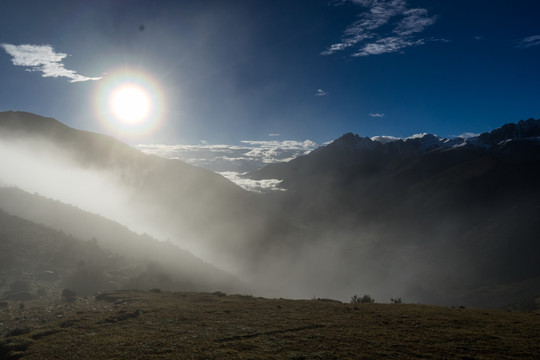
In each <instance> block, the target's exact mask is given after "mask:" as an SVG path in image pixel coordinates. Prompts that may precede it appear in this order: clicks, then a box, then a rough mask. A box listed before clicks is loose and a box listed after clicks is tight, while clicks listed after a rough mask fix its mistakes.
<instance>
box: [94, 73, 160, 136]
mask: <svg viewBox="0 0 540 360" xmlns="http://www.w3.org/2000/svg"><path fill="white" fill-rule="evenodd" d="M165 98H166V97H165V93H164V91H163V90H162V86H161V85H160V84H159V83H158V82H157V81H156V79H155V78H154V77H153V76H151V75H150V74H149V73H147V72H145V71H141V70H134V69H128V70H121V71H116V72H112V73H110V74H109V75H107V76H106V77H104V79H103V80H101V81H100V82H99V85H98V87H97V88H96V90H95V92H94V97H93V99H94V100H93V101H94V110H95V111H96V115H97V116H98V120H99V122H100V124H101V125H102V126H103V127H104V128H105V129H106V130H105V131H106V133H108V134H110V135H113V136H115V137H119V138H120V139H123V140H126V141H131V140H135V139H140V138H142V137H144V136H147V135H149V134H151V133H153V132H154V131H156V130H157V129H158V128H159V127H160V125H161V123H162V122H163V118H164V113H165V106H166V99H165Z"/></svg>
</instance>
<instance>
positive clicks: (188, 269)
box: [0, 188, 243, 290]
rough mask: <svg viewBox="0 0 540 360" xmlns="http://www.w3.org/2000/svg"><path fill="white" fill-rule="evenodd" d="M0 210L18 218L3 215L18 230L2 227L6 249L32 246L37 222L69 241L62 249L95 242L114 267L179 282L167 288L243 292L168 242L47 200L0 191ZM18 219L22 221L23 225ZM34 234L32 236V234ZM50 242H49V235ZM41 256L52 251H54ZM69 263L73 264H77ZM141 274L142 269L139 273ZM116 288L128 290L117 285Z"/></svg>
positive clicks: (15, 256) (30, 259)
mask: <svg viewBox="0 0 540 360" xmlns="http://www.w3.org/2000/svg"><path fill="white" fill-rule="evenodd" d="M0 209H1V210H4V211H7V212H8V213H9V214H12V215H15V216H17V217H20V218H21V219H20V220H16V219H18V218H17V217H15V216H7V213H3V218H4V219H11V220H10V221H11V223H13V224H15V221H18V223H17V224H19V225H18V227H5V228H4V229H3V231H4V234H7V233H6V231H10V233H9V234H8V235H9V236H8V235H6V236H7V237H6V236H5V237H4V238H3V241H4V242H5V241H7V240H8V239H19V240H17V241H18V243H13V244H11V245H10V246H11V248H12V249H13V248H17V247H19V246H20V247H23V246H29V245H28V244H30V243H31V242H32V241H34V242H36V241H37V240H36V239H35V238H33V237H32V236H29V235H28V229H29V228H32V227H36V225H35V224H34V223H37V224H42V225H44V226H47V227H48V228H51V231H50V232H51V233H54V231H53V230H52V229H55V230H56V231H60V232H61V233H60V235H59V236H58V237H60V238H65V237H66V236H65V234H68V235H69V239H70V240H71V242H69V241H68V244H67V245H68V246H67V248H68V249H69V248H76V247H77V244H80V243H84V241H87V242H91V243H95V245H96V247H99V248H100V249H102V250H100V251H102V252H103V253H105V254H106V255H104V256H103V257H104V258H106V257H108V256H109V255H110V254H114V257H115V258H118V257H119V258H121V259H122V262H121V265H120V264H116V266H119V267H120V268H122V267H124V268H126V269H134V268H136V267H137V266H138V267H142V268H145V267H148V266H151V267H153V268H154V269H159V271H158V272H162V273H163V276H169V277H173V278H176V279H182V282H179V283H177V284H174V283H171V284H169V285H170V288H171V289H176V290H182V289H183V288H186V287H187V288H191V289H200V290H203V289H204V290H219V289H221V290H226V289H229V290H233V289H234V290H239V289H241V288H243V285H242V284H241V283H240V281H239V280H238V279H236V278H234V277H233V276H232V275H230V274H227V273H225V272H224V271H222V270H219V269H217V268H216V267H214V266H212V265H211V264H208V263H206V262H204V261H202V260H201V259H199V258H197V257H195V256H193V255H192V254H191V253H189V252H187V251H185V250H183V249H181V248H179V247H178V246H176V245H174V244H172V243H170V242H163V241H158V240H156V239H154V238H152V237H151V236H150V235H147V234H143V235H139V234H136V233H134V232H132V231H130V230H129V229H128V228H126V227H125V226H123V225H121V224H118V223H116V222H114V221H111V220H108V219H105V218H103V217H101V216H99V215H95V214H91V213H88V212H86V211H83V210H81V209H78V208H76V207H74V206H70V205H66V204H63V203H61V202H59V201H54V200H50V199H47V198H45V197H42V196H39V195H37V194H34V195H31V194H28V193H25V192H24V191H22V190H19V189H16V188H0ZM23 219H25V220H24V221H26V222H23ZM20 230H24V231H20ZM18 231H20V233H18ZM35 233H36V232H35V231H34V232H33V233H32V234H35ZM53 238H55V237H54V236H53ZM59 241H62V240H59ZM63 241H64V242H66V241H65V240H63ZM51 244H52V245H53V248H54V244H56V243H55V242H51ZM4 245H5V244H4ZM48 246H49V244H42V245H41V247H42V248H43V249H47V247H48ZM47 251H53V252H54V250H47ZM70 253H71V251H67V250H66V251H65V252H64V256H66V257H70V256H71V254H70ZM4 255H5V256H8V257H9V258H10V259H12V260H13V261H16V262H18V261H22V262H23V263H25V264H32V263H34V264H35V263H40V262H43V261H45V262H46V261H47V259H48V258H47V257H44V258H37V254H34V255H31V254H30V255H25V254H23V255H20V254H19V253H18V252H14V253H9V254H8V253H4ZM74 256H75V254H74ZM79 258H80V259H79V260H83V261H85V262H88V263H92V260H91V259H86V260H85V259H83V258H82V257H81V256H79ZM114 261H116V260H114V259H113V262H112V263H114ZM112 263H111V264H112ZM74 264H77V261H76V262H75V263H74ZM48 266H49V267H54V266H55V265H54V264H52V263H51V264H49V265H48ZM73 269H76V266H73V267H72V268H67V269H64V270H69V271H72V270H73ZM49 270H50V269H49ZM143 271H145V270H144V269H143ZM10 272H11V273H12V275H13V274H21V273H24V272H26V273H29V272H30V273H31V272H32V270H31V269H28V268H26V269H25V268H24V267H21V268H11V269H10ZM4 280H5V281H7V280H6V279H4ZM150 284H151V282H149V283H148V284H146V285H145V284H140V285H141V286H142V287H143V288H144V287H148V286H149V285H150ZM133 285H134V284H133ZM118 286H120V287H125V286H128V285H127V284H118ZM155 286H156V287H159V284H157V283H156V284H155ZM161 286H162V287H163V286H167V284H161ZM99 290H102V289H99Z"/></svg>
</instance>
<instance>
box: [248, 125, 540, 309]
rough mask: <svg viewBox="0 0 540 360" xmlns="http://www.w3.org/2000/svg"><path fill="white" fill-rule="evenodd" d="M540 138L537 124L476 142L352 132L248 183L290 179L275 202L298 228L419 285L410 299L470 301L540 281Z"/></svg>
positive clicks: (396, 279) (393, 277) (395, 279)
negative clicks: (494, 289)
mask: <svg viewBox="0 0 540 360" xmlns="http://www.w3.org/2000/svg"><path fill="white" fill-rule="evenodd" d="M539 139H540V120H534V119H529V120H527V121H520V122H518V123H517V124H507V125H504V126H503V127H501V128H499V129H496V130H494V131H491V132H489V133H484V134H481V135H479V136H477V137H473V138H468V139H464V138H457V139H452V140H449V139H443V138H440V137H437V136H435V135H430V134H424V135H422V136H417V137H414V138H410V139H405V140H395V141H390V142H384V143H383V142H380V141H374V140H372V139H370V138H366V137H364V138H363V137H360V136H358V135H354V134H351V133H349V134H345V135H344V136H342V137H340V138H338V139H336V140H335V141H333V142H332V143H330V144H329V145H327V146H324V147H320V148H319V149H317V150H315V151H313V152H312V153H310V154H309V155H306V156H302V157H298V158H296V159H294V160H292V161H290V162H288V163H281V164H272V165H268V166H266V167H265V168H262V169H261V170H259V171H256V172H253V173H251V174H249V175H247V176H248V177H249V178H251V179H258V180H260V179H265V178H272V179H279V180H283V182H282V183H281V186H282V187H283V188H285V189H287V191H286V192H282V193H280V194H268V195H267V196H268V197H272V198H273V199H274V200H275V201H277V202H279V204H280V205H279V206H280V207H282V208H285V209H287V211H288V214H290V216H291V218H292V219H294V220H293V221H294V222H295V223H297V224H300V226H302V227H303V228H307V229H311V231H312V232H313V233H314V234H318V237H321V236H322V237H332V238H334V239H339V241H340V242H345V243H346V244H347V245H346V246H351V247H352V248H354V247H355V246H360V245H361V246H360V248H362V249H363V250H362V251H359V252H358V251H356V250H354V251H351V253H352V254H354V255H352V254H351V257H353V258H354V257H355V256H356V257H357V259H358V261H359V262H364V263H372V262H375V263H376V264H378V266H377V268H378V269H379V270H378V271H381V272H383V273H384V274H385V276H384V277H381V276H375V277H376V278H377V279H379V280H380V279H381V278H384V279H386V280H380V281H389V282H391V283H392V284H394V283H396V288H398V287H400V286H401V285H403V284H405V283H409V284H410V286H408V289H404V290H403V291H406V292H407V295H406V296H414V294H417V295H418V294H420V293H422V294H423V295H422V297H423V298H424V299H425V298H431V299H432V301H434V302H439V303H440V302H442V301H446V300H449V299H455V300H460V301H465V300H466V299H462V298H461V297H460V296H461V295H460V294H464V293H465V292H466V289H472V288H475V287H479V286H492V285H493V286H494V285H496V284H503V283H512V282H519V281H525V280H528V279H534V278H537V277H539V276H540V267H539V266H538V264H539V263H540V238H539V236H538V234H540V141H539ZM321 234H323V235H321ZM355 234H356V235H355ZM366 247H368V248H369V250H367V251H366V250H365V249H366ZM366 254H368V255H367V256H366ZM374 259H377V260H376V261H374ZM350 261H352V262H353V261H354V260H353V259H352V258H351V259H350ZM344 262H346V261H345V260H344ZM385 265H386V266H387V267H386V268H385ZM361 268H362V265H359V266H358V269H361ZM364 269H366V270H367V271H373V266H372V265H370V266H367V267H365V268H364ZM378 275H381V274H378ZM529 283H531V282H529ZM532 283H534V284H538V281H536V282H532ZM413 284H415V285H413ZM419 284H420V285H419ZM531 291H532V292H533V293H536V295H540V289H539V288H535V289H531ZM529 295H530V296H532V295H531V294H529ZM463 296H464V295H463ZM491 300H493V299H491ZM483 301H488V299H486V298H484V299H483Z"/></svg>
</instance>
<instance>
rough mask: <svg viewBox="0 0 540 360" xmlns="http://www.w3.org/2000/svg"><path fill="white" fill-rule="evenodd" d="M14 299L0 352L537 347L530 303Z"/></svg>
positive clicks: (275, 355)
mask: <svg viewBox="0 0 540 360" xmlns="http://www.w3.org/2000/svg"><path fill="white" fill-rule="evenodd" d="M15 305H17V304H13V303H9V304H8V305H7V308H5V309H4V310H3V311H1V312H0V323H1V324H2V325H1V328H0V329H1V330H2V332H3V333H4V334H6V337H5V338H4V339H2V340H1V341H0V357H2V358H5V359H17V358H24V359H40V360H41V359H67V358H77V359H95V358H101V359H105V358H106V359H178V358H182V359H225V358H226V359H269V358H272V359H389V358H391V359H418V358H422V359H495V358H496V359H531V360H532V359H537V358H538V355H539V354H540V345H539V343H538V338H539V337H540V316H539V314H538V313H522V312H509V311H495V310H478V309H466V308H445V307H435V306H425V305H409V304H344V303H340V302H336V301H330V300H286V299H264V298H256V297H252V296H246V295H228V296H227V295H225V294H224V293H186V292H180V293H168V292H158V291H153V292H141V291H120V292H107V293H103V294H100V295H98V296H96V297H95V298H85V299H79V300H77V301H76V302H71V303H67V302H64V301H61V300H56V301H52V302H49V303H35V302H34V303H32V302H28V303H26V305H25V307H24V308H22V309H21V308H18V307H17V306H15ZM14 319H19V320H18V321H16V320H14ZM22 319H24V320H22Z"/></svg>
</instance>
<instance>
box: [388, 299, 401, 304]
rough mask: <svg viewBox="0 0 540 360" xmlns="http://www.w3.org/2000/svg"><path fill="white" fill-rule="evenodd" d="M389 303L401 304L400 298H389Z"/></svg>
mask: <svg viewBox="0 0 540 360" xmlns="http://www.w3.org/2000/svg"><path fill="white" fill-rule="evenodd" d="M390 302H392V304H401V298H400V297H398V298H395V299H394V298H390Z"/></svg>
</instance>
